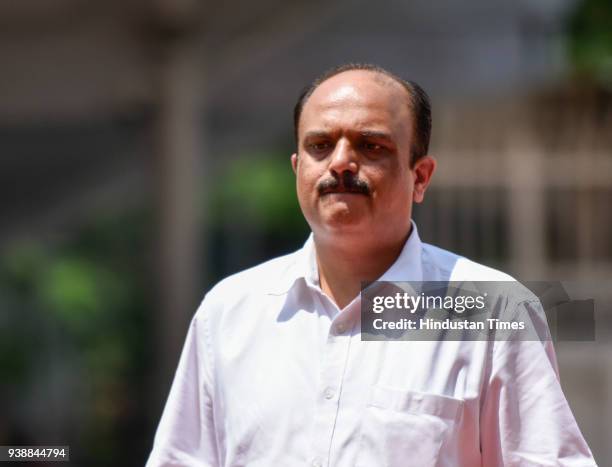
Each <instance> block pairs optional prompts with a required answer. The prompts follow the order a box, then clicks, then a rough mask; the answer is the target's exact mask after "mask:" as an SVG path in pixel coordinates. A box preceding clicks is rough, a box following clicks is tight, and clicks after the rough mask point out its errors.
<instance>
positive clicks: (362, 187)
mask: <svg viewBox="0 0 612 467" xmlns="http://www.w3.org/2000/svg"><path fill="white" fill-rule="evenodd" d="M317 190H318V192H319V195H324V194H326V193H330V192H335V191H345V192H348V193H360V194H362V195H369V194H370V185H369V184H368V182H366V181H365V180H362V179H360V178H359V177H358V176H356V175H354V174H353V173H352V172H348V171H346V172H343V173H342V177H338V176H334V177H333V178H327V179H325V180H322V181H321V182H320V183H319V184H318V186H317Z"/></svg>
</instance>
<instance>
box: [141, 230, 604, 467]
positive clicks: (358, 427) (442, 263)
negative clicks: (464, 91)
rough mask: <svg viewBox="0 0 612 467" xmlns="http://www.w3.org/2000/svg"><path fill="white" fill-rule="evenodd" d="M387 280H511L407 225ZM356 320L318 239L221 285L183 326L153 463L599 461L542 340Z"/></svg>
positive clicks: (278, 466)
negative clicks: (319, 258)
mask: <svg viewBox="0 0 612 467" xmlns="http://www.w3.org/2000/svg"><path fill="white" fill-rule="evenodd" d="M380 280H385V281H420V280H432V281H434V280H442V281H445V280H470V281H477V280H490V281H491V280H497V281H502V280H512V278H511V277H509V276H507V275H505V274H503V273H500V272H499V271H496V270H493V269H490V268H487V267H485V266H482V265H479V264H477V263H474V262H472V261H469V260H467V259H465V258H462V257H459V256H457V255H454V254H452V253H450V252H447V251H444V250H442V249H440V248H437V247H434V246H431V245H427V244H424V243H421V241H420V239H419V236H418V232H417V230H416V225H414V223H413V230H412V233H411V235H410V237H409V239H408V240H407V242H406V244H405V246H404V248H403V250H402V252H401V254H400V256H399V257H398V259H397V260H396V262H395V263H394V264H393V265H392V266H391V267H390V268H389V270H388V271H386V272H385V274H384V275H383V276H382V277H381V278H380ZM527 306H529V307H532V308H533V309H532V310H531V312H534V313H535V314H536V315H538V316H544V314H543V312H542V311H541V307H540V305H539V302H537V300H536V301H532V302H529V303H528V304H527ZM359 311H360V297H356V298H355V299H354V300H353V301H352V302H351V303H350V304H349V305H347V307H346V308H345V309H343V310H339V309H338V308H337V306H336V305H335V304H334V302H332V301H331V300H330V299H329V298H328V297H327V296H326V295H325V294H324V293H323V292H322V291H321V289H320V287H319V283H318V273H317V266H316V257H315V250H314V244H313V239H312V235H311V237H310V238H309V239H308V241H307V242H306V244H305V245H304V247H303V248H302V249H301V250H299V251H297V252H295V253H293V254H290V255H287V256H283V257H280V258H276V259H273V260H271V261H268V262H266V263H264V264H261V265H259V266H256V267H254V268H251V269H249V270H246V271H243V272H240V273H238V274H235V275H233V276H230V277H228V278H226V279H224V280H223V281H221V282H220V283H219V284H217V285H216V286H215V287H214V288H213V289H212V290H211V291H210V292H209V293H208V294H207V295H206V297H205V298H204V300H203V302H202V304H201V305H200V307H199V309H198V310H197V312H196V314H195V316H194V317H193V320H192V322H191V326H190V328H189V331H188V334H187V338H186V342H185V346H184V349H183V352H182V355H181V358H180V362H179V365H178V369H177V371H176V375H175V378H174V382H173V385H172V389H171V391H170V395H169V397H168V400H167V403H166V407H165V409H164V412H163V415H162V418H161V422H160V424H159V427H158V430H157V433H156V436H155V441H154V446H153V450H152V452H151V455H150V457H149V460H148V462H147V467H157V466H165V467H170V466H190V467H196V466H227V467H229V466H249V467H256V466H266V467H291V466H307V465H309V466H313V467H318V466H332V467H336V466H338V467H342V466H358V467H359V466H363V467H376V466H389V467H392V466H469V467H473V466H479V465H484V466H548V465H550V466H552V465H563V466H592V465H595V461H594V460H593V458H592V454H591V452H590V450H589V448H588V446H587V444H586V442H585V440H584V438H583V437H582V435H581V433H580V430H579V428H578V426H577V424H576V421H575V420H574V417H573V415H572V413H571V410H570V408H569V406H568V403H567V401H566V399H565V397H564V395H563V392H562V390H561V386H560V384H559V378H558V369H557V364H556V359H555V354H554V350H553V347H552V344H551V342H550V341H547V342H545V343H541V342H539V341H536V342H514V341H513V342H508V341H506V342H503V341H497V342H483V341H421V342H417V341H402V342H367V341H361V339H360V329H359V325H358V324H356V323H357V321H358V320H357V319H356V317H357V316H358V315H359ZM543 323H544V324H543V325H544V326H546V322H545V318H544V320H543Z"/></svg>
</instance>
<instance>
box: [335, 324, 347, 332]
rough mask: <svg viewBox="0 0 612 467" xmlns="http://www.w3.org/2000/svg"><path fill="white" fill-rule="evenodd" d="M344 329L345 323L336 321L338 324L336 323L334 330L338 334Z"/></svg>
mask: <svg viewBox="0 0 612 467" xmlns="http://www.w3.org/2000/svg"><path fill="white" fill-rule="evenodd" d="M344 331H346V324H344V323H338V324H337V325H336V332H337V333H338V334H342V333H343V332H344Z"/></svg>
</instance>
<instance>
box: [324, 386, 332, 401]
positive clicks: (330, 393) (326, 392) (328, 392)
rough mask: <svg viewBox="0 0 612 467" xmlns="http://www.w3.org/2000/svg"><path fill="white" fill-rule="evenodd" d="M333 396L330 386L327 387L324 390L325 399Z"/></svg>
mask: <svg viewBox="0 0 612 467" xmlns="http://www.w3.org/2000/svg"><path fill="white" fill-rule="evenodd" d="M332 397H334V390H333V389H332V388H327V389H326V390H325V399H331V398H332Z"/></svg>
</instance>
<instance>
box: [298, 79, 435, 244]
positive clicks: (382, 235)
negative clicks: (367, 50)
mask: <svg viewBox="0 0 612 467" xmlns="http://www.w3.org/2000/svg"><path fill="white" fill-rule="evenodd" d="M412 122H413V116H412V111H411V109H410V105H409V97H408V94H407V92H406V90H405V89H404V88H403V87H402V86H401V85H400V84H399V83H396V82H395V81H393V80H391V79H390V78H388V77H386V76H384V75H381V74H378V73H375V72H372V71H362V70H353V71H347V72H344V73H341V74H339V75H336V76H334V77H332V78H330V79H328V80H327V81H325V82H323V83H322V84H321V85H320V86H319V87H318V88H317V89H316V90H315V91H314V93H313V94H312V95H311V96H310V98H309V99H308V100H307V102H306V104H305V105H304V108H303V111H302V115H301V119H300V123H299V127H298V138H299V139H298V152H297V154H294V155H293V156H292V165H293V169H294V171H295V173H296V185H297V194H298V200H299V202H300V206H301V208H302V212H303V213H304V216H305V218H306V220H307V221H308V224H309V225H310V227H311V229H312V230H313V232H314V233H315V235H318V236H327V235H335V236H338V235H341V236H342V237H343V238H344V239H348V236H353V237H354V238H359V236H367V237H368V238H378V239H380V240H381V241H385V240H397V239H399V238H402V237H405V235H406V234H407V233H408V231H409V228H410V216H411V208H412V202H413V199H415V194H416V201H420V200H421V199H422V192H424V188H425V187H426V183H425V185H424V186H423V187H420V185H419V187H418V189H417V190H416V191H415V179H416V180H417V185H418V184H419V182H418V180H419V171H418V165H419V164H418V163H417V165H415V167H414V168H412V169H411V167H410V148H411V144H412V141H413V138H414V131H413V126H412ZM432 171H433V168H432V169H431V170H430V173H429V175H431V172H432ZM428 179H429V176H428V177H427V180H426V182H427V181H428ZM421 188H422V190H421Z"/></svg>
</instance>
